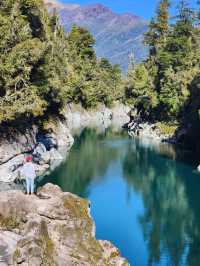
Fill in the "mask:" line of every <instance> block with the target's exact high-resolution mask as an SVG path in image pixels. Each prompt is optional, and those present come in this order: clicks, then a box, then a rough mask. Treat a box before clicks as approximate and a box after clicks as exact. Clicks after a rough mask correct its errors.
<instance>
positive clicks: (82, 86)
mask: <svg viewBox="0 0 200 266" xmlns="http://www.w3.org/2000/svg"><path fill="white" fill-rule="evenodd" d="M94 43H95V41H94V39H93V37H92V36H91V35H90V33H89V32H88V31H87V30H85V29H83V28H78V27H76V26H74V27H73V28H72V31H71V32H70V33H69V34H68V35H66V34H65V32H64V30H63V28H62V27H61V26H60V25H59V20H58V17H57V16H56V13H55V12H52V14H51V15H49V14H48V12H47V10H46V9H45V6H44V3H43V1H42V0H18V1H15V0H3V1H1V2H0V123H2V122H11V121H17V120H18V119H25V118H27V117H28V118H31V117H38V116H42V115H44V114H51V113H59V112H61V111H62V109H63V107H64V106H65V104H66V103H67V102H71V101H75V102H81V103H82V104H83V106H84V107H86V108H87V107H94V106H96V105H97V104H98V102H102V103H105V104H111V103H112V102H113V101H114V100H115V99H117V98H118V97H119V96H120V94H119V93H118V85H119V83H120V80H121V73H120V69H119V68H118V67H117V66H112V65H111V64H110V63H109V62H108V61H107V60H104V59H101V60H98V59H97V58H96V55H95V52H94V49H93V45H94Z"/></svg>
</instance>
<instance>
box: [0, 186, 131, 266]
mask: <svg viewBox="0 0 200 266" xmlns="http://www.w3.org/2000/svg"><path fill="white" fill-rule="evenodd" d="M0 259H1V262H2V263H4V264H5V265H18V264H20V265H22V266H26V265H29V266H39V265H59V266H64V265H65V266H66V265H68V266H72V265H80V266H84V265H85V266H89V265H91V266H94V265H97V266H102V265H113V266H114V265H115V266H118V265H119V266H126V265H129V264H128V262H127V261H126V260H125V259H123V258H121V257H120V254H119V251H118V250H117V249H116V248H115V247H114V246H113V245H112V244H111V243H110V242H107V241H97V240H96V239H95V226H94V224H93V221H92V219H91V217H90V213H89V203H88V201H87V200H84V199H82V198H79V197H77V196H75V195H73V194H71V193H63V192H62V191H61V189H60V188H59V187H58V186H55V185H52V184H47V185H45V186H44V187H43V188H42V189H41V190H40V191H39V192H38V196H26V195H24V194H23V193H22V192H20V191H10V192H1V193H0ZM4 264H3V265H4Z"/></svg>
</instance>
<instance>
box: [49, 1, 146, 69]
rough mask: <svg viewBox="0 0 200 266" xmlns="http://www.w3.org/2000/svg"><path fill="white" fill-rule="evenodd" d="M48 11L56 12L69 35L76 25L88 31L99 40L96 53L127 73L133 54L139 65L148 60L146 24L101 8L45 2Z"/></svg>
mask: <svg viewBox="0 0 200 266" xmlns="http://www.w3.org/2000/svg"><path fill="white" fill-rule="evenodd" d="M46 1H47V2H48V5H47V7H48V9H49V10H52V8H56V9H57V12H58V15H59V17H60V21H61V24H62V25H63V26H64V28H65V30H66V31H67V32H68V31H70V29H71V27H72V25H73V24H76V25H78V26H83V27H85V28H87V29H88V30H89V31H90V32H91V33H92V34H93V35H94V37H95V39H96V46H95V49H96V52H97V55H98V56H99V57H106V58H108V59H109V60H110V61H111V62H112V63H114V64H119V65H120V66H121V67H122V69H123V71H127V69H128V63H129V61H130V56H131V54H132V53H133V54H134V57H135V60H136V62H140V61H141V60H143V59H144V58H145V57H146V54H147V48H146V47H145V46H144V44H143V34H144V33H145V32H146V30H147V21H145V20H144V19H142V18H140V17H138V16H136V15H134V14H131V13H124V14H117V13H114V12H113V11H112V10H111V9H110V8H107V7H106V6H104V5H102V4H98V3H97V4H92V5H88V6H79V5H74V4H61V3H59V2H56V3H55V1H52V0H46Z"/></svg>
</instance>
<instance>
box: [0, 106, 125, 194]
mask: <svg viewBox="0 0 200 266" xmlns="http://www.w3.org/2000/svg"><path fill="white" fill-rule="evenodd" d="M129 111H130V108H129V107H127V106H125V105H123V104H120V103H116V105H115V106H114V107H113V108H111V109H108V108H107V107H105V106H104V105H100V106H98V108H96V110H91V111H86V110H85V109H84V108H83V107H81V105H75V104H68V105H67V106H66V108H65V110H64V112H63V116H64V119H63V120H62V121H61V120H59V119H57V118H56V119H51V120H50V121H48V122H47V123H46V124H45V125H44V129H45V130H42V131H41V129H40V128H39V127H38V126H36V125H34V126H32V127H29V128H27V129H26V130H25V131H24V132H21V131H19V130H17V129H14V130H12V131H11V130H10V131H9V132H8V131H7V132H6V133H5V134H1V136H0V183H1V182H7V183H9V184H11V185H12V182H13V181H17V180H21V179H22V178H23V177H22V176H21V174H20V173H21V172H20V169H21V167H22V165H23V161H24V158H25V156H26V154H27V153H31V154H32V155H33V157H34V162H35V164H36V170H37V174H38V175H39V176H43V175H45V174H48V173H49V171H51V170H52V169H54V168H55V167H57V166H58V165H59V164H60V163H61V162H62V161H63V160H64V159H65V158H66V156H67V154H68V152H69V150H70V148H71V146H72V145H73V141H74V140H73V137H72V132H73V130H75V129H78V128H84V127H95V128H108V127H110V126H111V125H112V126H116V127H122V125H123V124H125V123H127V122H128V121H129V116H128V112H129ZM9 187H10V186H8V185H5V186H4V188H2V190H4V189H7V188H9ZM12 187H13V186H12Z"/></svg>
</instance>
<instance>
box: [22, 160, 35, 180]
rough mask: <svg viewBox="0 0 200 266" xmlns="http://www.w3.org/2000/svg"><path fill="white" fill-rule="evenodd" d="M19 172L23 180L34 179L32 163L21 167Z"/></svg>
mask: <svg viewBox="0 0 200 266" xmlns="http://www.w3.org/2000/svg"><path fill="white" fill-rule="evenodd" d="M21 171H22V175H23V176H24V177H25V178H31V179H35V178H36V172H35V166H34V164H33V163H32V162H26V163H25V164H24V166H23V167H22V170H21Z"/></svg>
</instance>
